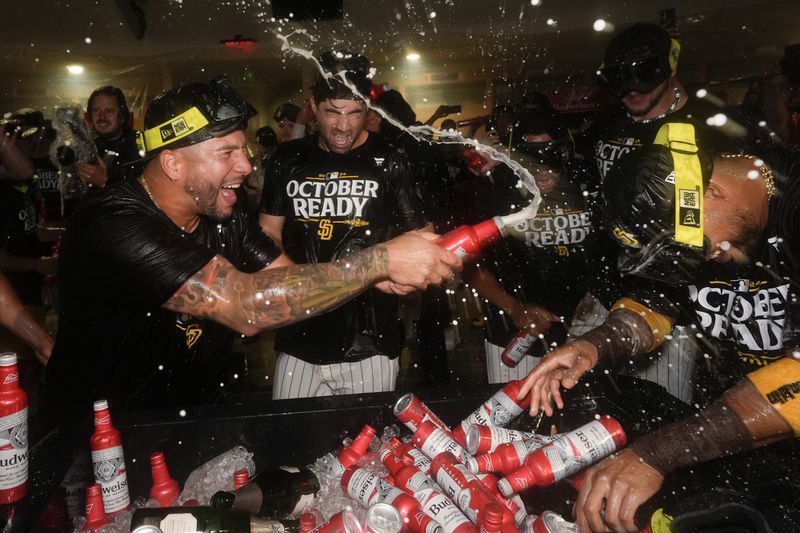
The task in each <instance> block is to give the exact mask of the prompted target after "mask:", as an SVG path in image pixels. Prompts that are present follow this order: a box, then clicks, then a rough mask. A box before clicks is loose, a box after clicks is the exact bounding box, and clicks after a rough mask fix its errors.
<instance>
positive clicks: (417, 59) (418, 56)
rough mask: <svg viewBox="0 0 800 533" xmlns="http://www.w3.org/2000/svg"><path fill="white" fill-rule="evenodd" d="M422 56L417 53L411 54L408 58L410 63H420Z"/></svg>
mask: <svg viewBox="0 0 800 533" xmlns="http://www.w3.org/2000/svg"><path fill="white" fill-rule="evenodd" d="M419 58H420V55H419V54H418V53H416V52H411V53H409V54H408V55H407V56H406V59H408V60H409V61H419Z"/></svg>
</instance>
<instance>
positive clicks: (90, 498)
mask: <svg viewBox="0 0 800 533" xmlns="http://www.w3.org/2000/svg"><path fill="white" fill-rule="evenodd" d="M101 491H102V489H101V487H100V485H91V486H89V487H86V523H85V525H84V526H83V530H84V531H89V530H92V531H94V530H96V529H100V528H101V527H103V526H106V525H108V524H110V523H111V520H109V519H108V517H106V512H105V509H104V508H103V495H102V492H101Z"/></svg>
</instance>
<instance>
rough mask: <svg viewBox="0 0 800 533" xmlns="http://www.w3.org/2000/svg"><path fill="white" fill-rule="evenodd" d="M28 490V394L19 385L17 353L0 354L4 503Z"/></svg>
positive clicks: (0, 472)
mask: <svg viewBox="0 0 800 533" xmlns="http://www.w3.org/2000/svg"><path fill="white" fill-rule="evenodd" d="M27 493H28V396H27V395H26V394H25V391H24V390H22V387H20V386H19V369H18V368H17V355H16V354H14V353H11V352H6V353H3V354H0V503H2V504H5V503H13V502H16V501H19V500H21V499H22V498H24V497H25V495H26V494H27Z"/></svg>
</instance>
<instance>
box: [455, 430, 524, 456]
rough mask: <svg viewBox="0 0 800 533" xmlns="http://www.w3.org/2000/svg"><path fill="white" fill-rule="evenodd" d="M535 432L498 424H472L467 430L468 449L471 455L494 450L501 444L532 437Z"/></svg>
mask: <svg viewBox="0 0 800 533" xmlns="http://www.w3.org/2000/svg"><path fill="white" fill-rule="evenodd" d="M534 436H535V434H534V433H526V432H524V431H515V430H513V429H506V428H501V427H496V426H482V425H479V424H470V426H469V427H468V428H467V432H466V438H465V440H466V446H465V448H466V450H467V452H469V454H470V455H478V454H481V453H489V452H493V451H495V450H496V449H497V447H498V446H500V445H501V444H505V443H507V442H514V441H518V440H525V439H531V438H533V437H534Z"/></svg>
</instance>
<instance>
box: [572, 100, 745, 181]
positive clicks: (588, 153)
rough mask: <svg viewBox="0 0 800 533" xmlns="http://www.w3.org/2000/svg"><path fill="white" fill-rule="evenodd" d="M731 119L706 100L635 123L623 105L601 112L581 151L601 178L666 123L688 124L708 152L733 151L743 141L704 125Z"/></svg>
mask: <svg viewBox="0 0 800 533" xmlns="http://www.w3.org/2000/svg"><path fill="white" fill-rule="evenodd" d="M723 111H724V112H725V113H726V114H729V115H731V116H732V113H733V111H732V110H730V109H721V108H719V107H717V106H714V105H712V104H709V103H708V102H706V101H705V100H701V99H698V98H689V100H688V101H687V102H686V105H684V106H683V107H682V108H680V109H678V110H676V111H675V112H673V113H670V114H669V115H667V116H666V117H663V118H660V119H658V120H653V121H652V122H648V121H636V120H633V119H632V118H630V117H629V116H628V113H627V111H626V109H625V107H624V106H623V105H622V104H619V105H616V106H612V107H609V108H607V109H606V110H604V111H603V112H602V113H601V114H600V116H598V118H597V120H595V122H594V123H593V124H592V127H591V130H590V131H589V134H588V138H587V140H588V143H587V144H586V145H585V148H584V152H585V153H584V156H585V158H586V160H587V161H594V163H595V165H596V169H597V175H598V176H599V177H600V179H601V180H602V179H604V178H605V177H606V175H607V174H608V172H609V170H611V168H612V167H613V166H614V164H615V163H616V162H617V161H619V159H620V158H621V157H623V156H624V155H625V154H627V153H629V152H631V151H633V150H636V149H637V148H641V147H642V146H645V145H650V144H653V140H654V139H655V137H656V134H657V133H658V130H659V129H661V126H663V125H664V124H665V123H667V122H688V123H690V124H693V125H694V126H695V132H696V135H697V136H698V143H699V146H701V147H703V148H705V149H707V150H709V151H713V152H716V151H720V150H735V149H737V148H739V147H740V146H741V145H742V144H743V142H744V141H742V140H740V139H736V138H732V137H728V136H727V135H725V134H724V133H723V132H722V131H721V130H719V129H715V128H713V127H711V126H708V125H707V124H706V119H708V118H709V117H712V116H714V115H716V114H717V113H720V112H723Z"/></svg>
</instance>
